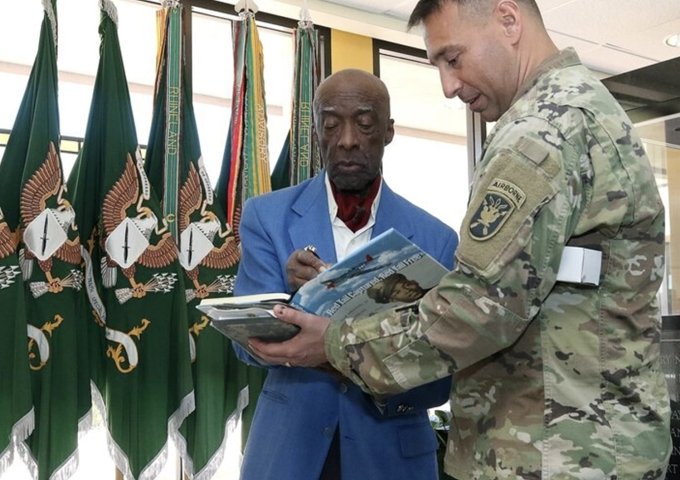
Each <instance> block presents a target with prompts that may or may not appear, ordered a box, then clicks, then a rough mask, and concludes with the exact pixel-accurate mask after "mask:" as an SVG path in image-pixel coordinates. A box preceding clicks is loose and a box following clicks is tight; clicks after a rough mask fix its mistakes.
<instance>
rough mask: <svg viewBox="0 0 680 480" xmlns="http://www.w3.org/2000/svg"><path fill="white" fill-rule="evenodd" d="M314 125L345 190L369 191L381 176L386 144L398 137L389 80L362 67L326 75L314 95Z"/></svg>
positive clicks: (332, 175)
mask: <svg viewBox="0 0 680 480" xmlns="http://www.w3.org/2000/svg"><path fill="white" fill-rule="evenodd" d="M314 126H315V127H316V135H317V138H318V139H319V147H320V152H321V160H322V161H323V164H324V167H325V168H326V171H327V172H328V176H329V178H330V180H331V182H332V183H333V184H334V185H335V187H336V188H338V189H339V190H341V191H348V192H349V191H351V192H356V193H359V194H362V193H365V192H366V191H368V188H369V187H370V185H371V184H372V183H373V181H374V180H375V178H376V177H377V176H378V175H380V170H381V168H382V157H383V153H384V150H385V145H387V144H388V143H390V142H391V141H392V138H393V137H394V122H393V120H392V119H391V118H390V95H389V93H388V92H387V87H386V86H385V84H384V83H383V82H382V80H380V79H379V78H378V77H376V76H375V75H371V74H370V73H367V72H364V71H363V70H356V69H347V70H341V71H339V72H336V73H334V74H333V75H331V76H330V77H328V78H327V79H325V80H324V81H323V82H321V84H320V85H319V87H318V88H317V90H316V95H315V97H314Z"/></svg>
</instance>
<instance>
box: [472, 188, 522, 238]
mask: <svg viewBox="0 0 680 480" xmlns="http://www.w3.org/2000/svg"><path fill="white" fill-rule="evenodd" d="M525 200H526V195H525V194H524V192H523V191H522V189H521V188H519V187H518V186H517V185H515V184H514V183H512V182H509V181H507V180H503V179H501V178H494V179H493V180H492V181H491V184H490V185H489V186H488V187H487V189H486V194H485V195H484V199H483V200H482V203H481V205H479V207H478V208H477V211H476V212H475V214H474V215H473V216H472V219H471V221H470V236H471V237H472V238H474V239H475V240H480V241H484V240H488V239H490V238H491V237H493V236H494V235H495V234H496V233H498V231H499V230H500V229H501V227H502V226H503V224H504V223H505V222H506V220H507V219H508V218H510V215H512V212H514V211H515V210H517V209H518V208H520V207H521V206H522V205H523V204H524V201H525Z"/></svg>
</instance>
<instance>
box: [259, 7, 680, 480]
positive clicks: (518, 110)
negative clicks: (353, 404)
mask: <svg viewBox="0 0 680 480" xmlns="http://www.w3.org/2000/svg"><path fill="white" fill-rule="evenodd" d="M421 22H422V23H423V24H424V26H425V31H426V34H425V39H426V45H427V50H428V55H429V58H430V60H431V61H432V63H433V64H434V65H435V66H437V67H438V68H439V71H440V75H441V80H442V86H443V88H444V93H445V94H446V96H447V97H453V96H458V97H459V98H461V100H463V101H464V102H466V103H468V105H469V107H470V108H471V109H472V110H473V111H477V112H479V113H480V114H481V116H482V118H483V119H484V120H487V121H494V120H497V124H496V126H495V127H494V130H493V132H492V133H491V135H490V136H489V138H488V139H487V142H486V145H485V151H484V155H483V158H482V160H481V163H480V165H479V166H478V168H477V170H476V172H475V178H474V183H473V188H472V194H471V200H470V204H469V208H468V212H467V215H466V217H465V219H464V221H463V226H462V228H461V241H460V245H459V248H458V251H457V254H456V256H457V267H456V270H455V271H453V272H452V273H450V274H449V275H447V276H446V277H444V279H443V280H442V282H441V283H440V284H439V286H438V287H436V288H434V289H433V290H431V291H430V292H429V293H428V294H427V295H426V296H425V297H424V298H423V299H422V301H420V302H419V303H417V304H413V305H412V306H411V307H410V308H406V309H405V308H399V309H396V310H392V311H385V312H382V313H380V314H378V315H375V316H373V317H369V318H363V319H355V320H347V321H345V322H341V323H337V324H332V325H330V326H328V320H327V319H322V318H320V317H312V316H309V315H306V314H302V313H299V312H295V311H293V310H292V309H286V308H283V307H277V308H276V312H277V315H278V316H279V317H280V318H282V319H284V320H286V321H289V322H293V323H296V324H298V325H300V326H301V327H302V329H303V330H302V333H301V334H299V335H298V336H297V337H295V338H294V339H293V340H290V341H288V342H285V343H281V344H269V345H266V344H262V343H259V342H256V348H257V349H258V352H259V354H260V355H261V356H262V357H263V358H265V359H266V360H269V361H273V362H278V363H284V362H290V363H292V364H294V365H304V366H313V365H316V364H320V363H323V362H324V361H325V360H326V358H327V359H328V360H329V361H330V363H331V364H332V365H333V366H334V367H335V368H336V369H337V370H339V371H340V372H342V373H343V374H344V375H345V376H347V377H349V378H351V379H352V380H353V381H354V382H356V383H357V384H359V385H360V386H361V387H362V388H363V389H365V390H366V391H368V392H371V393H373V394H374V395H386V394H392V393H394V392H399V391H402V390H406V389H410V388H413V387H414V386H416V385H420V384H422V383H424V382H429V381H432V380H435V379H437V378H442V377H444V376H446V375H448V374H449V373H452V372H455V379H456V380H455V386H454V387H453V391H452V395H451V407H452V412H453V421H452V426H451V432H450V437H449V442H448V449H447V454H446V471H447V472H448V473H450V474H451V475H453V476H455V477H456V478H458V479H461V480H462V479H497V478H504V479H516V478H522V479H528V478H531V479H539V478H544V479H548V478H550V479H577V478H578V479H661V478H663V477H664V475H665V471H666V466H667V462H668V457H669V454H670V449H671V438H670V434H669V415H670V408H669V400H668V392H667V387H666V384H665V381H664V377H663V375H662V372H661V368H660V362H659V337H660V318H659V311H658V309H657V305H656V300H655V296H656V292H657V289H658V288H659V285H660V283H661V278H662V275H663V265H664V257H663V255H664V209H663V205H662V203H661V200H660V198H659V194H658V191H657V187H656V183H655V180H654V176H653V173H652V169H651V167H650V164H649V161H648V159H647V157H646V155H645V152H644V150H643V147H642V144H641V142H640V139H639V138H638V136H637V135H636V134H635V132H634V131H633V127H632V125H631V123H630V121H629V119H628V118H627V117H626V115H625V113H624V112H623V111H622V109H621V108H620V107H619V105H618V104H617V103H616V101H615V100H614V99H613V98H612V96H611V95H610V94H609V93H608V92H607V90H606V89H605V88H604V87H603V85H602V84H601V83H600V82H599V81H598V80H597V79H596V78H595V77H594V76H593V75H592V74H591V73H589V71H588V70H587V69H586V68H585V67H584V66H583V65H581V63H580V61H579V59H578V57H577V55H576V53H575V52H574V51H573V50H572V49H566V50H564V51H561V52H560V51H558V50H557V48H556V47H555V45H554V44H553V42H552V41H551V40H550V39H549V37H548V35H547V33H546V31H545V28H544V26H543V22H542V20H541V16H540V13H539V11H538V8H537V7H536V4H535V2H534V1H533V0H477V1H471V0H421V1H420V2H419V3H418V5H417V6H416V8H415V10H414V12H413V14H412V15H411V20H410V24H411V25H415V24H419V23H421ZM567 245H573V246H581V247H589V248H593V249H597V250H601V251H602V264H601V274H600V282H599V286H587V285H583V284H573V283H562V282H556V277H557V272H558V268H559V265H560V259H561V254H562V251H563V249H564V247H565V246H567ZM324 339H325V345H324V343H323V340H324ZM324 346H325V348H324Z"/></svg>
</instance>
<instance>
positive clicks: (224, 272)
mask: <svg viewBox="0 0 680 480" xmlns="http://www.w3.org/2000/svg"><path fill="white" fill-rule="evenodd" d="M159 24H160V26H161V29H162V35H161V38H162V41H161V48H160V52H159V53H160V58H159V62H158V72H157V79H156V92H155V93H156V94H155V100H154V117H153V121H152V126H151V135H150V138H149V143H148V149H147V158H146V168H147V172H148V175H149V180H150V182H151V186H152V188H153V189H154V190H155V191H157V192H159V195H161V194H162V198H163V208H164V211H165V212H166V215H168V214H169V215H172V216H173V217H174V218H176V219H177V222H176V224H177V232H178V243H179V248H180V263H181V264H182V266H183V267H184V273H185V276H184V282H185V286H186V302H187V303H186V305H187V309H188V318H189V332H188V336H189V341H190V345H191V361H192V367H193V372H192V373H193V379H194V393H195V398H196V410H195V411H194V412H193V413H192V414H191V415H190V416H189V417H188V418H187V419H186V420H185V421H184V424H183V425H182V429H181V432H182V434H183V436H184V438H185V439H186V442H187V443H186V454H185V455H184V462H183V467H184V472H185V474H186V475H187V476H188V477H190V478H191V477H193V478H194V479H195V480H201V479H209V478H212V477H213V475H214V473H215V471H216V470H217V468H218V467H219V465H220V463H221V462H222V458H223V456H224V445H225V441H226V437H227V434H228V433H229V431H230V430H233V427H234V426H235V425H236V421H237V420H238V418H240V417H239V415H240V411H241V410H242V409H243V407H244V406H245V405H244V403H245V401H246V400H247V399H246V397H245V393H247V392H245V391H244V390H243V389H244V387H245V382H242V381H239V374H238V372H239V370H242V367H241V365H240V362H239V360H238V359H237V358H236V356H235V355H234V352H233V350H232V347H231V343H230V342H229V341H228V340H227V339H226V338H225V337H224V336H223V335H221V334H220V333H219V332H217V330H215V329H213V328H210V327H209V319H208V318H207V317H206V315H204V314H202V313H201V312H199V311H198V310H197V309H196V305H197V304H198V303H199V301H200V300H202V299H204V298H208V297H211V296H215V295H219V296H225V295H230V294H231V292H232V287H233V282H234V279H235V277H236V267H237V262H238V260H239V256H240V253H239V249H238V244H237V242H236V238H235V236H234V234H233V232H232V230H231V229H230V228H229V227H228V225H226V224H225V222H224V218H223V213H222V212H221V211H218V209H217V208H216V205H215V203H214V194H213V190H212V186H211V183H210V181H209V179H208V175H207V172H206V170H205V166H204V164H203V160H202V158H201V147H200V143H199V139H198V131H197V127H196V120H195V117H194V111H193V106H192V102H191V86H190V85H189V83H188V76H187V75H186V74H184V73H185V65H183V62H182V61H181V59H182V58H183V55H182V49H181V47H180V45H181V26H180V24H181V7H179V6H175V7H167V8H164V9H163V10H161V11H160V12H159ZM177 37H180V38H177ZM180 72H181V73H182V75H178V73H180Z"/></svg>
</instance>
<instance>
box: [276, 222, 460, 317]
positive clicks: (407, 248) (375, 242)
mask: <svg viewBox="0 0 680 480" xmlns="http://www.w3.org/2000/svg"><path fill="white" fill-rule="evenodd" d="M446 272H447V270H446V268H445V267H444V266H442V265H441V264H440V263H439V262H437V261H436V260H435V259H434V258H432V257H431V256H430V255H428V254H427V253H425V252H424V251H423V250H421V249H420V247H418V246H417V245H415V244H414V243H412V242H411V241H410V240H408V239H407V238H406V237H404V236H403V235H401V234H400V233H399V232H398V231H397V230H395V229H393V228H392V229H389V230H387V231H386V232H384V233H382V234H380V235H378V236H376V237H375V238H373V239H372V240H371V241H370V242H368V243H367V244H365V245H364V246H363V247H361V248H359V249H358V250H356V251H354V252H352V253H350V254H349V255H347V256H346V257H345V258H343V259H342V260H341V261H339V262H338V263H336V264H335V265H333V266H332V267H331V268H329V269H328V270H326V271H324V272H323V273H320V274H319V275H318V276H317V277H315V278H314V279H312V280H310V281H309V282H307V283H306V284H304V285H303V286H302V287H301V288H300V289H299V290H298V291H297V293H296V294H295V295H294V296H293V297H292V298H291V299H290V301H289V304H290V305H291V306H293V307H295V308H298V309H300V310H304V311H306V312H310V313H314V314H316V315H321V316H323V317H330V318H332V319H344V318H348V317H363V316H367V315H371V314H373V313H376V312H378V311H380V310H384V309H386V308H391V307H395V306H397V305H399V304H402V303H408V302H413V301H416V300H417V299H419V298H420V297H422V296H423V295H424V294H425V292H426V291H427V290H429V289H430V288H432V287H434V286H435V285H437V284H438V283H439V280H440V279H441V278H442V277H443V276H444V274H446Z"/></svg>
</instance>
